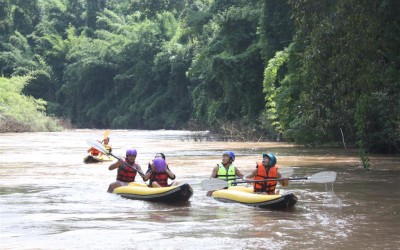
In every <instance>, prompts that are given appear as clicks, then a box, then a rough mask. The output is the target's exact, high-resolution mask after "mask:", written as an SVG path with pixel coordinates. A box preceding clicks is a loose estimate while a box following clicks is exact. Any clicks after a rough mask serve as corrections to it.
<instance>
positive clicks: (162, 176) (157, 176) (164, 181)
mask: <svg viewBox="0 0 400 250" xmlns="http://www.w3.org/2000/svg"><path fill="white" fill-rule="evenodd" d="M166 164H167V169H169V168H168V163H166ZM150 169H151V162H149V170H150ZM149 170H148V171H149ZM168 178H169V176H168V174H167V173H166V172H160V173H154V172H152V173H151V176H150V183H149V187H151V186H152V185H151V184H152V183H153V182H157V183H158V184H159V185H160V186H161V187H168ZM174 179H175V178H174Z"/></svg>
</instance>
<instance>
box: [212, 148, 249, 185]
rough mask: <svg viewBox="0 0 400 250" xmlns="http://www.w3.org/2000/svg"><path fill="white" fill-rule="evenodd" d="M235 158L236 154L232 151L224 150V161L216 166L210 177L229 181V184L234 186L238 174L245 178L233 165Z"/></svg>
mask: <svg viewBox="0 0 400 250" xmlns="http://www.w3.org/2000/svg"><path fill="white" fill-rule="evenodd" d="M235 158H236V157H235V154H234V153H233V152H232V151H226V152H224V153H223V154H222V162H220V163H218V164H217V166H215V167H214V169H213V170H212V173H211V176H210V177H211V178H219V179H222V180H225V181H228V186H232V182H234V181H235V179H236V176H238V177H239V178H243V177H244V175H243V174H242V173H241V172H240V171H239V169H238V168H237V167H235V166H234V165H233V162H234V161H235Z"/></svg>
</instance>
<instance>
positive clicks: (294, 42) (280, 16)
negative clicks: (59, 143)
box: [0, 0, 400, 155]
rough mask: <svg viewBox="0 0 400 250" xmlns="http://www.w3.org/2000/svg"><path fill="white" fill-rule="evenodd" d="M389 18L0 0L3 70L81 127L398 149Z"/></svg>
mask: <svg viewBox="0 0 400 250" xmlns="http://www.w3.org/2000/svg"><path fill="white" fill-rule="evenodd" d="M398 13H400V1H397V0H318V1H309V0H287V1H285V0H250V1H249V0H229V1H228V0H180V1H172V0H30V1H26V0H12V1H11V0H0V17H1V20H0V76H2V77H3V78H4V79H9V80H7V81H5V80H4V81H5V82H6V83H7V84H14V83H16V82H19V81H21V80H20V79H19V80H18V79H17V80H13V79H15V78H18V77H26V78H24V79H25V80H26V84H24V87H23V89H21V93H20V94H21V95H25V96H32V97H33V98H35V99H33V100H42V101H44V102H45V104H46V105H45V106H44V104H43V105H40V108H41V109H43V107H45V111H46V113H47V114H48V115H52V116H55V117H59V118H64V119H68V120H70V121H71V122H72V124H74V125H75V126H76V127H85V128H87V127H95V128H129V129H135V128H141V129H160V128H165V129H180V128H201V129H210V130H211V131H216V132H219V133H227V134H236V135H249V137H250V135H252V136H254V137H255V138H257V137H260V138H262V139H269V140H285V141H291V142H295V143H298V144H300V145H320V144H326V143H329V144H333V145H342V146H344V147H346V146H350V145H351V146H354V145H355V146H358V147H360V149H361V153H362V155H364V154H367V153H369V152H386V153H394V152H399V149H400V15H399V14H398ZM1 86H2V90H1V91H7V90H6V88H4V89H3V85H1ZM0 101H1V103H0V105H1V106H0V107H1V109H0V117H1V118H2V119H4V117H5V114H6V113H5V110H6V109H7V108H6V107H7V105H10V104H7V103H5V102H4V101H3V100H0ZM40 112H41V113H44V111H43V110H42V111H40ZM246 138H248V137H246ZM246 138H244V139H246Z"/></svg>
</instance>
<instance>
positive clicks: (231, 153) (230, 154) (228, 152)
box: [222, 151, 235, 160]
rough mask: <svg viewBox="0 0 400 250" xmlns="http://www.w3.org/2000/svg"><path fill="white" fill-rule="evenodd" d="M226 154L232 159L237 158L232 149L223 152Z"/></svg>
mask: <svg viewBox="0 0 400 250" xmlns="http://www.w3.org/2000/svg"><path fill="white" fill-rule="evenodd" d="M224 155H229V157H231V158H232V160H235V154H234V153H233V152H232V151H226V152H224V153H223V154H222V156H224Z"/></svg>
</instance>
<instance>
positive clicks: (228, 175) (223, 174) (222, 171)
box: [217, 163, 236, 186]
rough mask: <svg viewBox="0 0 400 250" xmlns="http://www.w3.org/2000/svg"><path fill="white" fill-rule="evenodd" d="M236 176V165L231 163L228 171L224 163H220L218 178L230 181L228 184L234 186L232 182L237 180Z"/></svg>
mask: <svg viewBox="0 0 400 250" xmlns="http://www.w3.org/2000/svg"><path fill="white" fill-rule="evenodd" d="M235 177H236V171H235V166H234V165H233V164H231V165H230V166H229V168H228V171H226V168H225V167H224V165H223V164H222V163H218V172H217V178H218V179H221V180H225V181H228V186H232V182H234V181H235Z"/></svg>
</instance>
